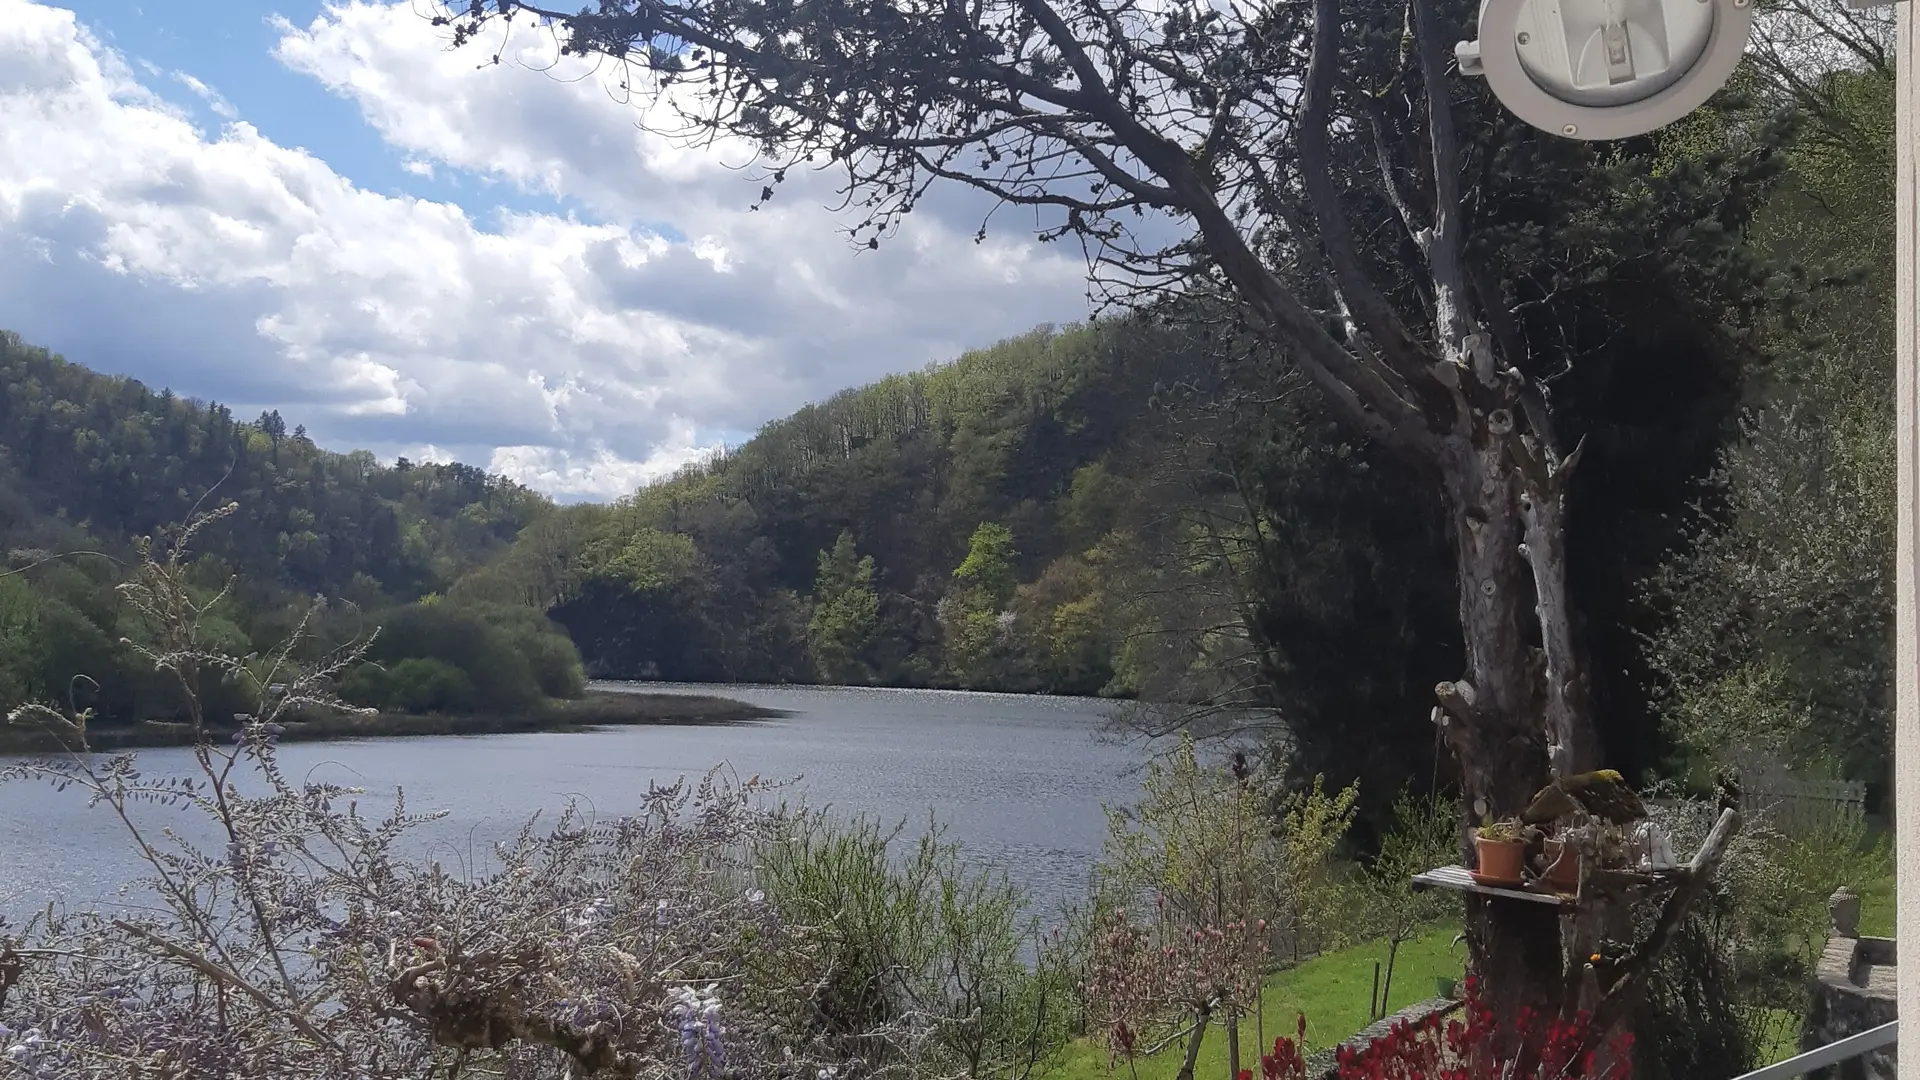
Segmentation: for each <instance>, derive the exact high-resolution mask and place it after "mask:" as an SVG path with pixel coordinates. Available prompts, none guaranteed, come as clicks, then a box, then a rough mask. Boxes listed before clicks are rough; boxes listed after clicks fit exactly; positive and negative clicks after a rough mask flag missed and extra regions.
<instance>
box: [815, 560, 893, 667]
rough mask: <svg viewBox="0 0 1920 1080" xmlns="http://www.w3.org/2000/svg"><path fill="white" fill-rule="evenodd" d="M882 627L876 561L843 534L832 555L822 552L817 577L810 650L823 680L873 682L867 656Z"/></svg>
mask: <svg viewBox="0 0 1920 1080" xmlns="http://www.w3.org/2000/svg"><path fill="white" fill-rule="evenodd" d="M879 626H880V596H879V594H878V593H876V592H874V590H873V556H871V555H867V556H861V555H859V554H857V553H856V552H855V551H854V546H853V534H852V533H851V532H842V533H841V534H840V539H838V540H836V541H834V545H833V550H831V551H823V552H821V553H820V571H819V573H818V575H817V576H816V577H815V578H814V585H813V617H812V619H810V620H809V621H808V623H807V646H808V648H809V649H811V650H812V652H813V662H814V664H815V665H816V666H817V667H818V668H819V671H820V677H821V678H822V679H824V680H825V681H827V682H830V683H841V684H856V683H864V682H867V681H869V680H870V679H871V678H872V677H873V669H872V667H871V666H870V665H869V664H868V663H867V660H866V653H867V649H868V647H869V646H870V645H871V644H872V642H873V636H874V634H875V633H876V632H877V631H878V629H879Z"/></svg>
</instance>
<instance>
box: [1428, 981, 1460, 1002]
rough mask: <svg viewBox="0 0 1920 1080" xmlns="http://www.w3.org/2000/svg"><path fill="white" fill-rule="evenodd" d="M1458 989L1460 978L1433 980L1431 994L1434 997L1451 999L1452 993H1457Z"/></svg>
mask: <svg viewBox="0 0 1920 1080" xmlns="http://www.w3.org/2000/svg"><path fill="white" fill-rule="evenodd" d="M1459 991H1460V980H1458V979H1435V980H1433V996H1434V997H1437V998H1445V999H1446V1000H1448V1001H1452V1000H1453V998H1454V995H1455V994H1457V993H1459Z"/></svg>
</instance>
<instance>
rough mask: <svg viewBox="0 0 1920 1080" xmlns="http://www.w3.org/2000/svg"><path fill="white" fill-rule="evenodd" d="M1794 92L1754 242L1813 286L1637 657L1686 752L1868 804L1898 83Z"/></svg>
mask: <svg viewBox="0 0 1920 1080" xmlns="http://www.w3.org/2000/svg"><path fill="white" fill-rule="evenodd" d="M1793 77H1794V78H1795V79H1796V80H1803V85H1804V86H1805V87H1808V88H1810V89H1811V90H1815V91H1817V93H1815V97H1816V98H1817V101H1810V102H1807V103H1805V104H1806V107H1805V108H1804V109H1803V112H1804V113H1805V115H1806V116H1807V117H1808V122H1807V124H1806V126H1805V129H1804V131H1803V133H1802V135H1801V137H1800V138H1799V139H1798V140H1796V141H1795V142H1794V143H1793V144H1792V145H1791V147H1790V148H1789V152H1788V154H1787V156H1786V159H1787V162H1788V165H1789V171H1788V174H1787V177H1786V181H1785V183H1784V184H1783V185H1782V186H1781V188H1780V189H1779V191H1778V192H1777V193H1776V194H1775V196H1774V197H1773V198H1772V199H1771V200H1770V201H1769V202H1768V204H1767V206H1766V207H1765V209H1764V211H1763V212H1762V213H1761V214H1760V215H1759V217H1758V221H1757V225H1756V230H1755V238H1756V242H1757V243H1759V244H1760V245H1762V246H1764V247H1766V248H1767V249H1769V250H1772V251H1775V252H1777V253H1778V254H1779V255H1780V256H1781V257H1783V258H1787V259H1791V260H1793V261H1794V262H1796V263H1799V264H1802V265H1801V269H1802V272H1804V273H1805V274H1807V275H1808V276H1809V277H1811V278H1812V279H1814V280H1816V281H1818V282H1820V285H1819V287H1818V290H1817V291H1816V292H1815V293H1814V295H1813V298H1812V302H1811V303H1809V304H1807V305H1804V306H1803V307H1800V308H1796V309H1793V310H1791V311H1788V312H1783V313H1781V314H1779V315H1776V316H1775V317H1772V318H1770V319H1768V320H1767V321H1765V322H1764V323H1763V324H1762V327H1761V329H1762V330H1763V332H1764V337H1763V341H1764V345H1765V348H1766V350H1767V352H1768V354H1769V366H1768V368H1767V369H1766V372H1765V377H1764V378H1763V379H1760V380H1757V381H1756V382H1755V384H1754V385H1753V387H1752V389H1751V392H1750V394H1749V400H1748V402H1747V410H1746V415H1745V417H1744V419H1743V421H1742V424H1741V427H1740V439H1739V441H1738V442H1737V443H1736V444H1735V445H1733V446H1731V447H1729V448H1728V449H1727V450H1726V451H1725V452H1724V453H1723V454H1722V455H1721V459H1720V463H1719V468H1718V470H1717V471H1716V472H1715V473H1714V474H1713V476H1712V478H1711V486H1710V488H1709V489H1708V492H1707V495H1708V497H1707V498H1706V499H1705V500H1703V501H1702V503H1701V505H1700V507H1699V509H1698V512H1697V513H1696V514H1695V515H1693V517H1692V520H1691V525H1692V536H1691V537H1690V538H1689V539H1690V543H1688V544H1687V545H1686V546H1685V547H1682V548H1680V549H1679V550H1677V551H1676V552H1675V553H1674V554H1673V555H1672V556H1671V557H1670V558H1669V559H1668V561H1667V563H1666V565H1665V566H1664V567H1662V568H1661V570H1660V572H1659V574H1658V575H1657V576H1655V577H1653V579H1652V580H1651V583H1650V585H1649V588H1648V594H1649V601H1650V604H1651V606H1652V608H1653V609H1654V610H1656V611H1657V612H1659V613H1660V614H1661V615H1662V616H1663V621H1662V622H1661V624H1660V625H1659V627H1658V629H1657V630H1656V631H1655V632H1654V633H1653V634H1652V635H1651V636H1650V638H1649V641H1648V647H1647V654H1648V656H1649V658H1650V659H1651V661H1652V664H1653V667H1654V669H1655V671H1656V672H1657V673H1658V675H1659V676H1660V678H1661V685H1660V707H1661V711H1662V714H1663V716H1664V718H1665V720H1666V721H1667V722H1668V723H1669V725H1670V726H1671V728H1672V730H1673V731H1674V732H1675V733H1676V734H1677V735H1678V736H1679V738H1680V740H1681V742H1682V745H1683V746H1684V747H1685V748H1686V749H1687V750H1689V751H1691V752H1693V753H1696V754H1699V755H1704V756H1706V757H1709V758H1717V759H1726V758H1728V757H1730V756H1741V755H1746V754H1750V753H1753V752H1756V751H1757V752H1761V753H1764V754H1768V755H1770V756H1774V757H1778V758H1782V759H1784V760H1786V761H1788V762H1791V763H1797V764H1812V763H1821V762H1828V761H1832V762H1837V763H1838V764H1839V765H1840V766H1841V767H1842V769H1843V772H1844V774H1845V775H1846V776H1847V777H1849V778H1852V779H1858V780H1863V781H1866V782H1867V783H1868V784H1869V791H1870V793H1871V794H1872V795H1873V797H1874V798H1875V800H1876V801H1877V800H1878V797H1879V796H1880V795H1881V794H1882V793H1883V792H1884V791H1885V785H1886V782H1887V780H1888V775H1889V774H1888V772H1887V769H1888V763H1889V762H1890V760H1891V747H1890V743H1889V732H1890V730H1891V723H1892V712H1891V707H1892V698H1891V687H1892V666H1891V665H1892V619H1893V598H1892V584H1893V568H1892V561H1891V558H1892V552H1893V546H1894V545H1893V534H1894V455H1893V442H1892V430H1893V429H1892V425H1893V399H1892V397H1891V396H1890V395H1889V394H1888V392H1887V387H1888V386H1890V385H1892V382H1893V368H1892V363H1891V360H1892V331H1893V312H1892V303H1891V301H1892V292H1891V290H1892V280H1891V273H1890V271H1891V253H1892V248H1891V244H1892V239H1893V231H1892V228H1891V221H1890V218H1889V214H1890V208H1891V206H1892V201H1893V192H1892V183H1891V181H1892V165H1891V161H1892V158H1891V154H1892V149H1893V144H1892V129H1891V123H1892V116H1893V114H1892V78H1891V72H1888V71H1882V70H1877V69H1871V68H1863V69H1859V70H1854V69H1850V68H1846V67H1842V68H1838V69H1832V68H1829V69H1824V70H1823V69H1821V68H1819V67H1817V66H1816V67H1815V68H1814V69H1812V70H1804V69H1803V70H1800V71H1797V72H1794V73H1793ZM1796 93H1797V92H1796ZM1789 96H1793V95H1789Z"/></svg>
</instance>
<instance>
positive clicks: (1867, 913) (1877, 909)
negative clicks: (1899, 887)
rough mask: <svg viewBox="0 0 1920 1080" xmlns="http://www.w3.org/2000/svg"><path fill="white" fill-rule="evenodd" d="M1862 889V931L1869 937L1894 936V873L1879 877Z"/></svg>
mask: <svg viewBox="0 0 1920 1080" xmlns="http://www.w3.org/2000/svg"><path fill="white" fill-rule="evenodd" d="M1855 887H1856V888H1857V889H1859V890H1860V932H1861V933H1862V934H1865V935H1866V936H1868V937H1892V936H1893V874H1892V873H1888V874H1886V875H1885V876H1884V877H1877V878H1874V879H1873V880H1871V881H1868V882H1866V883H1864V884H1862V885H1858V886H1855Z"/></svg>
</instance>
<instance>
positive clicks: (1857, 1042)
mask: <svg viewBox="0 0 1920 1080" xmlns="http://www.w3.org/2000/svg"><path fill="white" fill-rule="evenodd" d="M1899 1038H1900V1021H1898V1020H1889V1021H1888V1022H1886V1023H1884V1024H1881V1025H1880V1026H1879V1027H1877V1028H1868V1029H1867V1030H1865V1031H1863V1032H1861V1033H1860V1034H1858V1035H1849V1036H1847V1037H1846V1038H1844V1039H1841V1040H1840V1041H1839V1042H1832V1043H1828V1044H1827V1045H1825V1046H1823V1047H1821V1048H1819V1049H1818V1050H1809V1051H1807V1052H1806V1053H1804V1054H1796V1055H1795V1056H1793V1057H1790V1058H1788V1059H1787V1060H1785V1061H1782V1062H1778V1063H1775V1064H1773V1065H1769V1066H1767V1067H1766V1068H1764V1069H1755V1070H1754V1071H1752V1072H1750V1073H1747V1074H1746V1075H1745V1076H1741V1077H1738V1078H1737V1080H1787V1078H1788V1077H1791V1076H1803V1075H1805V1074H1807V1073H1810V1072H1812V1071H1813V1070H1815V1069H1824V1068H1826V1067H1827V1066H1829V1065H1838V1064H1839V1063H1841V1062H1843V1061H1845V1060H1847V1059H1848V1058H1856V1057H1859V1056H1860V1055H1862V1054H1866V1053H1871V1052H1872V1051H1875V1050H1878V1049H1880V1048H1881V1047H1883V1046H1892V1045H1893V1044H1894V1043H1895V1042H1897V1041H1898V1040H1899Z"/></svg>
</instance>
